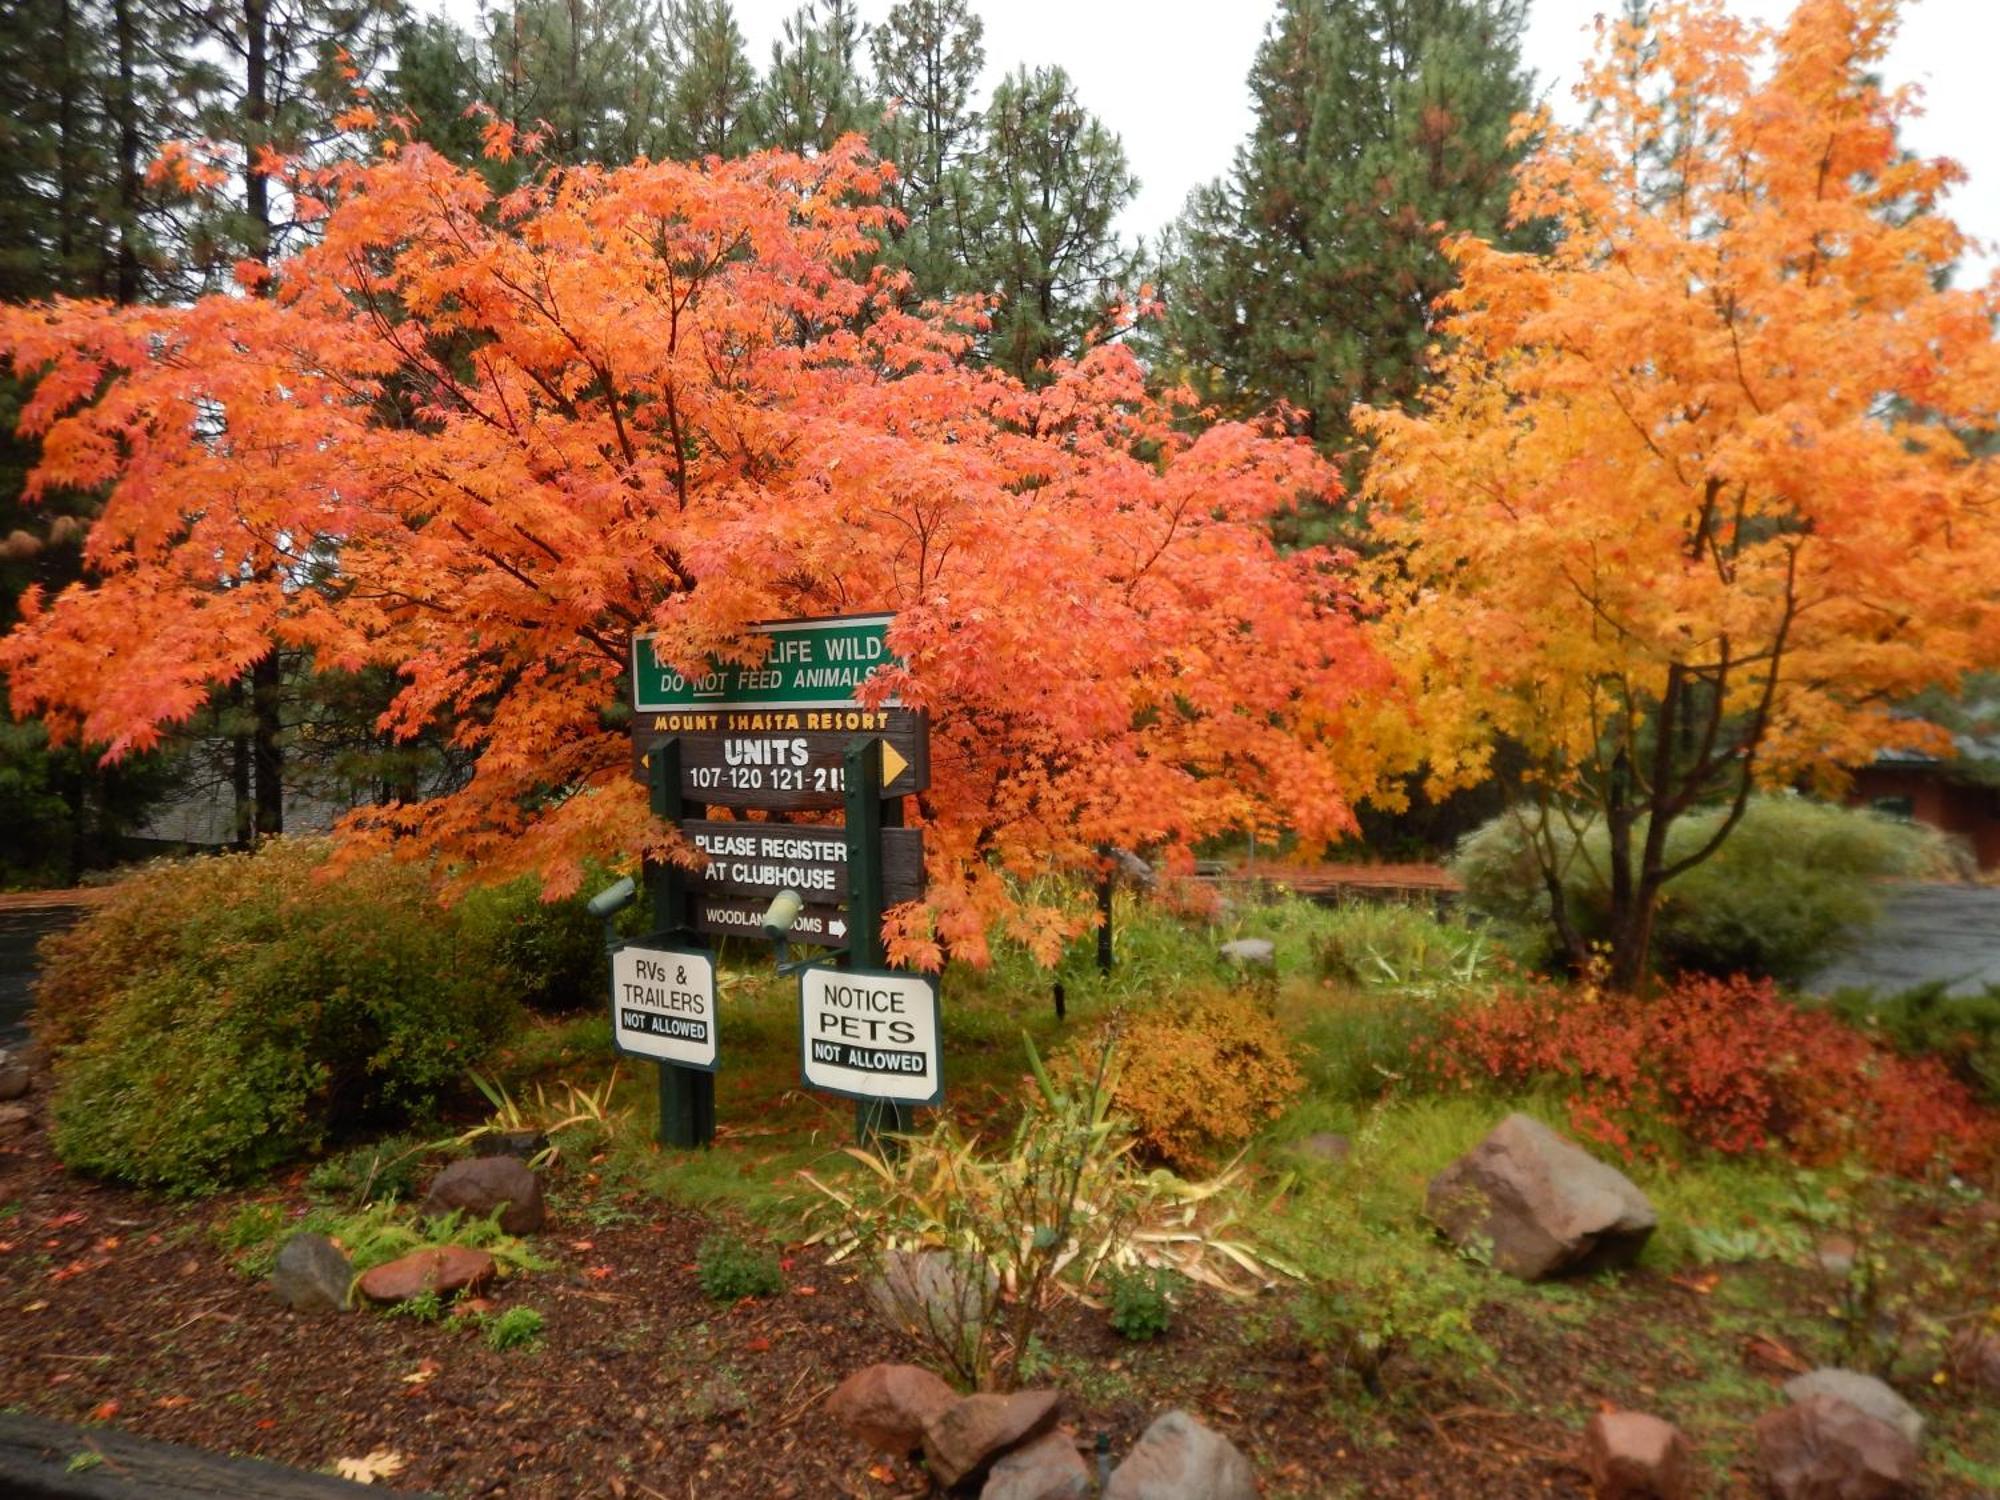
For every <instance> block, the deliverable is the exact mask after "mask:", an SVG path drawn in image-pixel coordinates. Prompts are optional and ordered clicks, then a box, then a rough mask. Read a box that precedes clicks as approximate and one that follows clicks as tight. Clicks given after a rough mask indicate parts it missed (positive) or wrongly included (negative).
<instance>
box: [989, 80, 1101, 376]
mask: <svg viewBox="0 0 2000 1500" xmlns="http://www.w3.org/2000/svg"><path fill="white" fill-rule="evenodd" d="M975 181H976V185H977V189H978V194H979V198H980V200H981V202H982V203H983V205H984V206H985V212H986V215H987V223H988V225H989V228H988V231H987V236H986V241H985V244H984V247H983V253H982V254H981V255H980V257H979V260H978V265H979V267H980V270H981V271H982V273H983V281H984V284H985V286H986V287H987V288H988V289H989V290H991V291H994V292H996V293H998V294H999V296H1000V298H1001V301H1000V305H999V307H998V308H997V309H996V310H995V312H994V317H993V327H992V330H991V333H990V335H989V339H988V348H989V353H990V357H991V358H992V360H993V361H994V363H996V364H998V365H1000V366H1001V367H1003V368H1004V369H1007V370H1009V371H1011V372H1012V373H1013V374H1015V375H1017V376H1019V377H1021V378H1022V379H1024V380H1029V379H1032V378H1034V372H1035V370H1036V369H1037V368H1038V367H1039V366H1041V365H1043V364H1045V363H1046V362H1047V361H1049V360H1051V359H1055V358H1058V357H1062V356H1072V357H1073V356H1075V355H1077V354H1079V353H1081V352H1082V350H1083V348H1084V346H1085V344H1086V343H1087V342H1088V339H1089V336H1090V335H1091V333H1092V332H1093V331H1094V330H1096V329H1098V328H1099V327H1101V326H1102V324H1103V321H1104V314H1105V309H1106V306H1107V304H1108V303H1109V302H1110V301H1111V299H1112V298H1113V297H1114V296H1115V295H1116V294H1117V293H1118V292H1119V291H1120V290H1121V289H1122V287H1123V286H1124V284H1125V281H1126V279H1127V277H1128V275H1129V273H1130V271H1131V269H1132V262H1133V256H1132V254H1131V252H1129V251H1127V250H1125V249H1124V248H1122V247H1121V246H1120V244H1119V241H1118V236H1117V234H1116V232H1115V231H1114V230H1113V228H1112V223H1113V221H1114V220H1115V219H1116V218H1117V217H1118V215H1119V213H1120V212H1121V211H1122V210H1123V209H1124V208H1125V206H1126V204H1128V203H1130V202H1131V201H1132V197H1133V195H1134V194H1135V193H1137V192H1138V191H1139V180H1138V178H1136V177H1134V176H1133V175H1132V171H1131V168H1130V167H1129V166H1128V165H1127V164H1126V160H1125V148H1124V146H1123V145H1121V144H1120V142H1119V140H1118V137H1117V136H1116V135H1114V134H1113V133H1112V132H1111V131H1109V130H1107V129H1105V128H1104V125H1103V124H1102V122H1100V121H1099V120H1098V119H1097V117H1096V116H1095V115H1093V114H1091V113H1090V111H1089V110H1087V109H1085V108H1084V107H1083V105H1082V104H1081V103H1080V102H1079V101H1078V99H1077V97H1076V88H1075V85H1074V84H1073V83H1071V81H1070V77H1069V75H1068V74H1067V73H1065V72H1064V71H1063V70H1062V69H1061V68H1053V67H1052V68H1036V69H1034V70H1032V71H1030V70H1029V69H1027V68H1021V69H1018V70H1017V71H1015V72H1014V73H1012V74H1010V75H1008V77H1007V78H1006V80H1005V81H1004V82H1002V83H1001V85H1000V86H999V88H997V89H995V90H994V91H993V101H992V103H991V105H990V106H989V107H988V109H987V113H986V136H985V141H984V148H983V149H982V150H981V152H980V154H979V166H978V171H977V174H976V178H975Z"/></svg>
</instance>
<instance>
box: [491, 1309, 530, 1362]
mask: <svg viewBox="0 0 2000 1500" xmlns="http://www.w3.org/2000/svg"><path fill="white" fill-rule="evenodd" d="M481 1326H483V1327H484V1328H485V1330H486V1347H487V1348H489V1349H492V1350H494V1351H495V1352H497V1353H503V1354H504V1353H505V1352H506V1351H507V1350H509V1349H532V1348H534V1347H535V1345H536V1344H538V1343H540V1342H541V1340H542V1328H543V1323H542V1315H541V1314H540V1313H539V1312H537V1311H535V1309H534V1308H532V1307H510V1308H508V1309H507V1310H506V1311H505V1312H503V1313H501V1314H500V1315H499V1316H498V1317H489V1318H483V1319H481Z"/></svg>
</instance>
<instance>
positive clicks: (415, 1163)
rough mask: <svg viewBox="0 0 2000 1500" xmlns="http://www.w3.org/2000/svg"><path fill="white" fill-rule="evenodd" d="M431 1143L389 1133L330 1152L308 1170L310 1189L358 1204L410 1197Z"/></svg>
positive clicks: (320, 1195)
mask: <svg viewBox="0 0 2000 1500" xmlns="http://www.w3.org/2000/svg"><path fill="white" fill-rule="evenodd" d="M430 1149H431V1148H430V1146H429V1144H428V1143H426V1142H424V1141H420V1140H418V1139H417V1138H416V1137H415V1136H410V1135H391V1136H385V1137H383V1138H382V1139H381V1140H379V1141H377V1142H375V1143H374V1144H373V1145H371V1146H355V1147H352V1148H350V1149H348V1150H346V1151H343V1152H341V1153H339V1154H338V1155H336V1156H329V1157H328V1158H327V1159H326V1160H325V1161H323V1162H321V1163H319V1165H318V1166H316V1167H314V1168H313V1169H312V1171H310V1172H309V1173H307V1174H306V1191H307V1192H309V1193H311V1194H312V1195H313V1196H314V1197H316V1198H324V1199H326V1200H328V1201H329V1202H335V1203H352V1204H355V1205H360V1204H365V1203H375V1202H381V1201H389V1200H394V1199H397V1198H408V1197H411V1196H413V1195H414V1194H415V1192H416V1188H417V1183H418V1182H419V1181H420V1180H421V1179H422V1177H423V1172H424V1164H425V1162H424V1159H425V1157H426V1156H427V1155H428V1154H429V1152H430Z"/></svg>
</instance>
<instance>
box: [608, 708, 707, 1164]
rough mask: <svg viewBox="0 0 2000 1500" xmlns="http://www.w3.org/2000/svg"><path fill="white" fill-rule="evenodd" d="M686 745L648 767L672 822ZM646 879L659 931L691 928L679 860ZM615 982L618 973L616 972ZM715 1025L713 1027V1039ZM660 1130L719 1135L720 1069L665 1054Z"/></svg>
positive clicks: (662, 750)
mask: <svg viewBox="0 0 2000 1500" xmlns="http://www.w3.org/2000/svg"><path fill="white" fill-rule="evenodd" d="M680 759H681V757H680V746H679V745H678V744H677V743H675V742H674V741H673V740H664V741H662V742H661V743H660V744H658V745H656V746H655V747H654V748H653V751H652V754H651V755H650V757H649V758H648V765H647V773H648V776H649V778H650V780H651V792H652V804H653V816H654V817H656V818H659V819H660V820H661V821H663V822H665V823H668V824H675V823H678V822H679V821H680V817H681V769H680ZM646 885H647V888H648V890H649V891H650V893H651V895H652V898H653V931H654V932H655V933H659V934H663V935H667V936H669V937H671V938H673V939H675V940H678V939H679V938H681V937H682V936H683V935H684V934H685V932H686V929H687V899H688V890H687V876H686V875H685V874H684V873H683V872H682V870H681V867H680V866H679V865H675V864H656V863H649V864H648V865H647V866H646ZM614 983H615V978H614ZM708 1008H709V1013H710V1014H711V1015H713V1014H714V1011H715V971H714V970H713V968H711V969H710V970H709V1007H708ZM714 1035H715V1027H713V1026H711V1027H710V1028H709V1036H710V1038H711V1041H712V1040H713V1038H714ZM659 1066H660V1135H659V1140H660V1144H661V1145H662V1146H675V1147H679V1148H680V1149H681V1150H684V1151H687V1150H692V1149H694V1148H695V1147H696V1146H704V1147H705V1146H707V1145H709V1144H710V1143H711V1142H713V1141H714V1139H715V1074H714V1072H713V1071H712V1069H713V1067H714V1062H713V1060H712V1059H711V1061H710V1063H709V1065H708V1069H707V1070H704V1069H702V1068H700V1067H690V1066H688V1065H687V1064H685V1063H681V1062H673V1061H669V1060H668V1059H667V1058H665V1057H661V1058H660V1064H659Z"/></svg>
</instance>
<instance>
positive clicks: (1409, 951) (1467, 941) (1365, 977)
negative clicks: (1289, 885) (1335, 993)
mask: <svg viewBox="0 0 2000 1500" xmlns="http://www.w3.org/2000/svg"><path fill="white" fill-rule="evenodd" d="M1330 918H1331V919H1330V920H1329V921H1328V922H1327V924H1326V926H1325V928H1324V929H1323V930H1322V931H1320V932H1318V933H1316V934H1315V935H1314V937H1313V940H1312V954H1313V966H1314V967H1315V968H1316V969H1318V971H1319V974H1320V977H1321V978H1322V979H1331V980H1334V981H1336V982H1338V983H1341V984H1353V985H1393V986H1396V987H1398V988H1410V987H1419V986H1429V987H1436V988H1456V987H1463V986H1466V985H1472V984H1477V983H1478V982H1480V981H1481V980H1482V979H1485V978H1487V977H1489V976H1490V974H1491V973H1492V971H1493V969H1494V966H1495V963H1496V961H1497V959H1498V958H1499V956H1500V955H1499V954H1498V952H1497V951H1496V948H1495V945H1494V942H1493V939H1492V936H1491V935H1490V934H1489V933H1487V932H1485V931H1483V930H1481V929H1480V928H1476V927H1467V926H1465V925H1463V924H1462V923H1457V922H1446V921H1441V920H1440V919H1438V918H1437V917H1435V916H1433V915H1431V913H1430V912H1428V911H1425V910H1424V909H1423V908H1422V907H1417V906H1409V905H1405V904H1403V903H1401V902H1388V901H1354V902H1349V903H1347V904H1345V905H1343V906H1340V907H1337V908H1335V909H1334V911H1333V912H1332V913H1331V914H1330Z"/></svg>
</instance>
